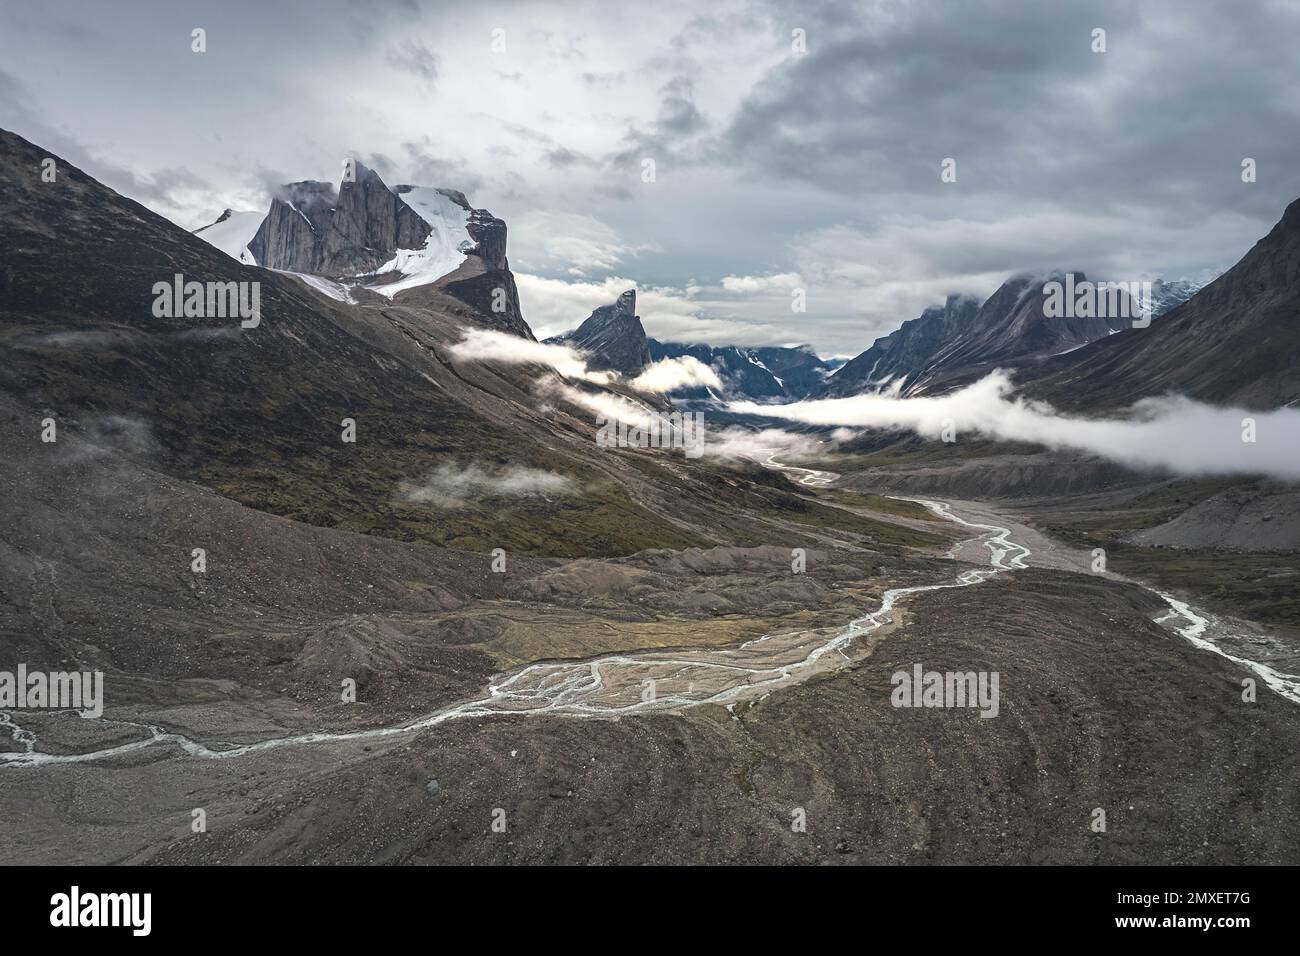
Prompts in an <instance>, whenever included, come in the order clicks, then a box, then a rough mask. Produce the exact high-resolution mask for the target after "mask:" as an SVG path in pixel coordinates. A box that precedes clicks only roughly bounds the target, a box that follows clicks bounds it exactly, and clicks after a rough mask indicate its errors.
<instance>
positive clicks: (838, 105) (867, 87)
mask: <svg viewBox="0 0 1300 956" xmlns="http://www.w3.org/2000/svg"><path fill="white" fill-rule="evenodd" d="M772 9H773V11H774V12H775V11H776V10H777V9H778V8H777V7H775V6H774V7H773V8H772ZM857 9H858V7H857V6H856V5H849V4H827V5H821V6H818V7H815V8H814V7H808V8H805V10H806V11H807V14H806V15H805V16H802V17H799V16H793V15H790V16H787V17H786V18H785V22H787V23H789V24H790V26H791V27H795V26H798V27H801V28H803V29H805V30H806V31H807V48H808V51H807V53H806V54H804V55H796V54H794V53H793V52H792V54H791V56H790V58H789V62H788V63H787V64H785V65H784V66H783V67H780V68H777V69H775V70H773V71H771V72H770V73H769V75H767V76H766V77H764V78H763V79H762V80H761V81H760V82H759V83H758V84H757V85H756V86H755V88H754V89H753V90H752V91H751V92H750V94H749V95H748V96H747V97H746V99H745V102H744V103H743V105H742V106H741V108H740V109H739V110H738V111H737V113H736V115H735V116H734V117H733V118H732V120H731V123H730V124H729V126H728V128H727V130H726V132H725V134H724V136H723V137H722V138H721V144H720V145H721V147H722V149H723V154H724V155H726V156H727V157H728V158H729V159H730V160H731V161H735V162H738V163H743V164H744V165H745V166H746V167H747V168H748V169H749V170H750V172H751V174H752V175H754V176H756V177H761V178H769V177H781V178H790V179H799V180H804V181H806V182H809V183H814V184H816V185H817V186H819V187H821V188H826V189H830V190H834V191H836V192H840V193H843V194H845V195H852V196H859V195H861V194H862V193H863V191H864V189H869V190H870V191H871V192H872V193H873V194H875V195H877V196H880V195H881V194H882V193H883V194H884V195H885V196H886V197H888V198H889V200H890V201H896V202H902V201H904V200H905V199H906V198H908V197H914V196H919V197H923V198H933V197H934V195H935V190H936V187H937V184H938V183H939V178H938V173H939V164H940V162H941V161H942V160H943V159H944V158H948V157H952V158H954V159H956V161H957V168H958V183H957V184H955V185H956V186H957V188H956V189H953V190H951V191H950V192H951V193H953V194H955V195H956V196H959V197H963V198H964V197H968V196H971V195H972V194H975V195H977V196H982V197H984V198H986V199H997V198H1005V199H1008V200H1010V199H1013V198H1014V199H1018V200H1019V201H1021V202H1023V201H1024V200H1026V199H1030V198H1032V199H1038V200H1043V201H1047V202H1052V203H1061V204H1066V203H1071V202H1074V203H1080V204H1083V203H1088V204H1109V205H1112V206H1118V205H1120V204H1124V203H1137V204H1138V206H1139V207H1140V208H1142V209H1143V210H1144V214H1156V215H1159V214H1161V211H1162V210H1163V209H1167V208H1172V209H1173V211H1174V212H1175V213H1176V215H1177V216H1179V217H1185V216H1186V215H1187V214H1188V213H1189V212H1193V211H1196V210H1197V207H1199V208H1200V209H1201V210H1208V209H1211V208H1219V207H1221V206H1222V205H1223V204H1225V203H1227V204H1231V205H1234V206H1236V207H1238V208H1241V209H1243V210H1251V211H1253V212H1256V213H1259V214H1262V213H1263V211H1264V210H1266V209H1267V210H1271V214H1273V215H1276V214H1277V213H1278V212H1280V209H1281V205H1280V204H1279V203H1280V202H1281V200H1282V197H1283V196H1286V195H1290V196H1294V195H1295V194H1296V193H1297V192H1298V191H1300V171H1297V170H1295V169H1293V168H1291V167H1292V166H1293V165H1294V164H1293V163H1291V162H1290V161H1291V159H1293V157H1294V152H1295V145H1294V144H1295V136H1294V124H1295V120H1296V107H1295V97H1294V94H1295V92H1296V82H1297V78H1298V77H1300V52H1298V51H1297V47H1296V44H1295V43H1294V38H1295V36H1296V35H1297V31H1298V29H1300V8H1297V7H1295V6H1289V7H1288V6H1285V5H1283V4H1276V5H1274V4H1264V3H1252V2H1243V3H1234V4H1215V3H1210V2H1198V0H1190V2H1182V3H1159V4H1156V3H1147V4H1132V3H1127V2H1124V3H1119V2H1100V3H1091V4H1054V3H1042V2H997V3H987V2H985V3H961V4H952V3H939V2H921V3H913V4H908V5H905V6H900V7H897V8H896V15H894V16H889V17H881V18H879V19H872V20H870V21H867V22H862V21H860V20H858V19H856V18H855V17H854V16H853V12H854V11H855V10H857ZM1094 28H1101V29H1104V30H1105V31H1106V47H1107V49H1106V52H1104V53H1096V52H1093V50H1092V31H1093V29H1094ZM786 32H787V35H788V30H787V31H786ZM1247 156H1250V157H1253V158H1256V159H1257V160H1259V161H1260V163H1261V165H1264V164H1267V165H1269V166H1270V167H1271V173H1270V175H1271V180H1272V186H1271V187H1269V188H1267V189H1255V190H1243V189H1241V188H1240V187H1241V185H1242V184H1241V181H1240V177H1239V171H1240V162H1241V160H1242V159H1243V158H1244V157H1247ZM1266 194H1267V195H1266ZM949 198H954V197H952V196H950V197H945V201H946V200H947V199H949Z"/></svg>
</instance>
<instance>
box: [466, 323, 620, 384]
mask: <svg viewBox="0 0 1300 956" xmlns="http://www.w3.org/2000/svg"><path fill="white" fill-rule="evenodd" d="M464 335H465V337H464V338H463V339H461V340H460V341H459V342H457V343H456V344H455V345H453V346H451V349H450V351H451V354H452V357H453V358H456V359H460V360H462V361H468V362H502V363H504V364H506V365H548V366H550V367H551V368H553V369H555V370H556V371H557V372H559V373H560V374H561V375H563V376H564V377H565V378H579V379H582V380H583V381H586V382H592V383H594V384H596V385H606V384H608V383H609V382H611V381H613V379H614V378H615V377H616V376H615V373H614V372H592V371H589V370H588V369H587V362H586V359H584V358H583V354H582V353H581V352H579V351H578V350H577V349H575V348H571V347H570V346H567V345H547V344H545V343H543V342H534V341H532V340H531V339H524V338H520V337H519V336H517V335H510V334H508V333H505V332H494V331H491V330H489V329H466V330H465V332H464Z"/></svg>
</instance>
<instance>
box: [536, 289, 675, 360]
mask: <svg viewBox="0 0 1300 956" xmlns="http://www.w3.org/2000/svg"><path fill="white" fill-rule="evenodd" d="M547 341H548V342H550V343H552V344H559V345H571V346H573V347H574V348H577V349H581V350H582V351H583V352H586V353H588V355H589V356H590V358H589V359H588V361H587V364H588V366H589V367H590V368H593V369H599V370H603V371H614V372H622V373H623V374H624V375H637V374H639V373H640V372H641V371H642V370H643V369H644V368H645V367H646V366H647V365H649V364H650V346H649V342H648V340H647V339H646V334H645V329H644V328H643V327H642V326H641V319H640V317H639V316H638V315H637V314H636V290H635V289H628V290H627V291H626V292H624V293H623V294H622V295H620V296H619V297H618V301H617V302H615V303H614V304H613V305H602V306H601V307H600V308H598V309H596V311H594V312H592V313H591V315H590V316H588V317H587V320H586V321H585V322H583V323H582V325H580V326H578V328H577V329H575V330H574V331H572V332H567V333H565V334H564V335H559V336H555V337H554V338H551V339H547Z"/></svg>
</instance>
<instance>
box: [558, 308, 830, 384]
mask: <svg viewBox="0 0 1300 956" xmlns="http://www.w3.org/2000/svg"><path fill="white" fill-rule="evenodd" d="M546 341H547V342H548V343H549V344H552V345H571V346H573V347H574V348H577V349H580V350H582V351H583V352H585V353H587V356H588V365H589V367H591V368H594V369H612V370H614V371H618V372H622V373H623V374H624V375H627V376H629V377H634V376H636V375H637V374H639V373H640V372H641V371H643V370H644V369H645V367H646V366H647V365H649V364H650V363H651V362H658V361H661V360H663V359H675V358H682V357H683V356H690V357H692V358H695V359H697V360H699V361H700V362H702V363H703V364H705V365H707V366H709V367H710V368H712V369H713V370H714V372H716V373H717V375H718V378H719V379H720V380H721V381H722V385H723V388H722V392H721V394H717V393H716V392H715V390H714V389H712V388H709V387H691V388H682V389H679V390H678V391H675V392H673V393H671V396H670V397H672V398H674V399H678V400H705V401H740V400H746V401H756V402H788V401H797V400H798V399H801V398H806V397H808V396H809V395H811V394H813V393H814V392H816V391H817V390H819V389H820V388H821V387H822V386H823V385H824V384H825V383H826V379H827V376H829V375H830V374H831V371H832V368H833V367H832V366H831V365H830V364H828V363H827V362H824V361H823V360H822V359H820V358H818V357H817V354H816V353H815V352H813V351H812V349H811V348H809V347H808V346H806V345H801V346H797V347H794V348H787V347H782V346H764V347H760V348H746V347H742V346H738V345H703V344H685V343H679V342H660V341H658V340H657V339H652V338H650V337H648V336H647V335H646V333H645V328H644V327H643V326H642V325H641V319H640V317H639V316H637V314H636V290H635V289H628V290H627V291H626V292H624V293H623V294H622V295H620V296H619V297H618V301H617V302H615V303H613V304H612V305H603V306H601V307H600V308H598V309H596V310H595V311H594V312H592V313H591V315H590V316H588V317H587V319H586V320H585V321H583V323H582V324H581V325H579V326H578V327H577V328H576V329H574V330H573V331H572V332H566V333H564V334H563V335H556V336H552V337H551V338H549V339H547V340H546Z"/></svg>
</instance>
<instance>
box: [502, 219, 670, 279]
mask: <svg viewBox="0 0 1300 956" xmlns="http://www.w3.org/2000/svg"><path fill="white" fill-rule="evenodd" d="M509 226H510V258H511V261H512V262H514V263H516V264H517V265H518V266H519V267H520V268H521V269H524V270H527V271H530V272H540V271H548V270H557V269H562V270H566V271H568V272H570V273H574V274H578V275H585V274H588V273H591V272H604V271H609V270H611V269H614V268H615V267H616V266H618V265H619V264H620V263H622V262H623V261H624V260H625V259H628V258H630V257H632V256H635V255H637V254H638V253H640V252H644V251H649V250H653V249H655V248H656V247H655V246H654V244H653V243H641V244H636V243H632V242H628V241H626V240H624V239H623V238H622V237H621V236H620V235H619V234H618V232H617V231H616V230H615V229H614V228H613V227H611V226H609V225H607V224H606V223H603V222H601V221H600V220H599V219H596V218H595V217H594V216H585V215H581V214H579V213H571V212H547V211H544V210H538V211H534V212H528V213H525V214H524V215H522V216H518V217H516V218H515V219H514V220H513V221H512V222H511V223H510V224H509Z"/></svg>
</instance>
